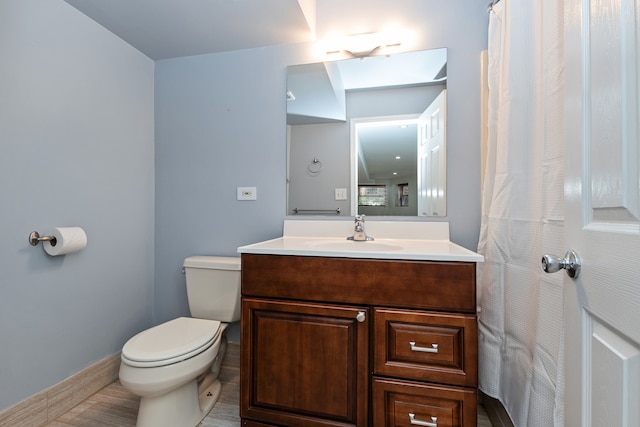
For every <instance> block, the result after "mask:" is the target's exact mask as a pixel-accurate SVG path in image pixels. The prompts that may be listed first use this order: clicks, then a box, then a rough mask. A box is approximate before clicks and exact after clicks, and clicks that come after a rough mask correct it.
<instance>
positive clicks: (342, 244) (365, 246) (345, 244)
mask: <svg viewBox="0 0 640 427" xmlns="http://www.w3.org/2000/svg"><path fill="white" fill-rule="evenodd" d="M308 248H309V249H315V250H319V251H340V252H386V251H401V250H402V249H403V248H402V246H399V245H392V244H389V243H381V242H376V241H373V242H372V241H366V242H356V241H353V240H346V239H345V240H327V241H312V242H310V243H309V246H308Z"/></svg>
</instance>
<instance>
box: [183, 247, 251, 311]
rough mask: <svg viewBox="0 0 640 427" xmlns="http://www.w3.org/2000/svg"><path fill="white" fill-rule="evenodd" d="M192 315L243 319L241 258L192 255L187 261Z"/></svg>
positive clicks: (185, 263) (187, 278) (185, 268)
mask: <svg viewBox="0 0 640 427" xmlns="http://www.w3.org/2000/svg"><path fill="white" fill-rule="evenodd" d="M184 271H185V275H186V280H187V298H188V299H189V310H190V311H191V316H192V317H196V318H199V319H211V320H219V321H221V322H225V323H228V322H235V321H237V320H240V258H235V257H218V256H193V257H189V258H186V259H185V260H184Z"/></svg>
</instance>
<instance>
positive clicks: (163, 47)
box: [65, 0, 423, 60]
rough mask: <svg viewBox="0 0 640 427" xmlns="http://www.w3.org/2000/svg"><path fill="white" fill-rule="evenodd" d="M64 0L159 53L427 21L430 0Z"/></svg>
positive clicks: (415, 27)
mask: <svg viewBox="0 0 640 427" xmlns="http://www.w3.org/2000/svg"><path fill="white" fill-rule="evenodd" d="M65 1H66V2H67V3H68V4H69V5H71V6H73V7H74V8H76V9H77V10H79V11H80V12H82V13H83V14H85V15H86V16H88V17H89V18H91V19H93V20H94V21H96V22H97V23H99V24H101V25H102V26H104V27H105V28H107V29H108V30H109V31H111V32H112V33H114V34H116V35H117V36H119V37H120V38H122V39H123V40H125V41H126V42H127V43H129V44H130V45H132V46H134V47H135V48H137V49H138V50H140V51H141V52H143V53H144V54H145V55H147V56H149V57H150V58H152V59H155V60H160V59H167V58H176V57H182V56H191V55H201V54H206V53H218V52H226V51H233V50H240V49H253V48H260V47H266V46H276V45H283V44H293V43H304V42H312V41H318V40H324V39H326V38H332V37H335V36H348V35H355V34H365V33H375V32H379V31H383V30H388V29H390V28H389V26H392V27H393V28H396V29H398V28H401V29H403V30H406V31H409V32H412V33H415V32H417V31H421V29H422V28H421V27H420V20H417V19H415V17H416V8H419V6H418V5H420V4H421V3H422V1H423V0H65ZM410 44H411V43H409V44H408V45H406V47H407V48H409V50H411V48H410ZM404 46H405V43H404V42H403V47H404ZM403 50H407V49H406V48H403Z"/></svg>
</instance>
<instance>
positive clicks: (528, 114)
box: [478, 0, 565, 427]
mask: <svg viewBox="0 0 640 427" xmlns="http://www.w3.org/2000/svg"><path fill="white" fill-rule="evenodd" d="M562 12H563V8H562V1H559V0H536V1H533V0H530V1H522V0H517V1H511V0H501V1H500V2H498V3H497V4H496V5H494V7H493V10H492V12H491V16H490V24H489V55H488V56H489V62H488V64H489V65H488V66H489V69H488V79H489V114H488V117H489V126H488V127H489V132H488V143H487V163H486V166H485V170H486V172H485V176H484V188H483V196H482V225H481V232H480V242H479V245H478V251H479V252H480V253H481V254H482V255H484V257H485V262H484V263H483V264H480V265H479V267H478V278H479V289H478V304H479V310H480V313H479V328H480V334H479V346H480V370H479V382H480V389H481V390H482V391H483V392H484V393H486V394H488V395H489V396H492V397H494V398H497V399H498V400H500V401H501V402H502V403H503V405H504V406H505V408H506V409H507V411H508V413H509V415H510V417H511V419H512V421H513V422H514V424H515V425H516V426H517V427H524V426H527V427H534V426H541V427H549V426H558V427H560V426H563V401H564V398H563V390H564V385H563V372H562V364H563V357H564V356H563V348H562V341H563V339H562V326H563V317H562V275H561V274H555V275H550V274H545V273H543V272H542V271H541V268H540V258H541V256H542V255H543V254H544V253H546V252H549V253H554V254H556V255H564V249H565V248H563V247H562V244H563V217H564V212H563V209H564V208H563V197H564V196H563V185H564V177H563V169H564V152H563V101H564V99H563V90H562V89H563V41H562V37H563V33H562V31H563V26H562V19H563V17H562Z"/></svg>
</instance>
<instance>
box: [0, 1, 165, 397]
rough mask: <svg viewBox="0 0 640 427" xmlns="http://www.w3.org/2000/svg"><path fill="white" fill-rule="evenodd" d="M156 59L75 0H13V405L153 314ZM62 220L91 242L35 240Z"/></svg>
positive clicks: (8, 344)
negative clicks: (58, 252) (72, 0)
mask: <svg viewBox="0 0 640 427" xmlns="http://www.w3.org/2000/svg"><path fill="white" fill-rule="evenodd" d="M153 69H154V63H153V61H151V60H150V59H149V58H147V57H146V56H143V55H142V54H141V53H140V52H138V51H137V50H135V49H133V48H132V47H131V46H129V45H127V44H125V43H124V42H123V41H122V40H121V39H119V38H117V37H115V36H114V35H113V34H111V33H109V32H107V31H106V30H105V29H104V28H102V27H100V26H98V25H97V24H96V23H95V22H93V21H91V20H90V19H88V18H86V17H85V16H84V15H81V14H80V13H79V12H77V11H76V10H75V9H73V8H72V7H71V6H69V5H68V4H66V3H64V2H62V1H61V0H28V1H25V0H0V149H1V151H0V200H1V202H0V203H1V206H2V208H1V211H0V212H1V214H0V218H1V219H2V220H1V221H0V236H1V239H0V241H1V243H2V244H1V245H0V275H1V276H0V277H1V278H0V410H2V409H5V408H7V407H9V406H12V405H14V404H15V403H18V402H19V401H21V400H23V399H25V398H27V397H29V396H31V395H33V394H35V393H38V392H40V391H42V390H44V389H45V388H47V387H49V386H51V385H53V384H55V383H58V382H60V381H61V380H63V379H65V378H67V377H68V376H70V375H72V374H74V373H76V372H78V371H80V370H81V369H84V368H86V367H87V366H89V365H91V364H92V363H95V362H96V361H98V360H100V359H102V358H104V357H106V356H108V355H111V354H114V353H117V352H118V351H120V349H121V348H122V345H123V343H124V342H125V341H126V339H128V338H129V337H130V336H131V335H132V334H133V333H134V332H137V331H138V330H140V329H143V328H146V327H148V326H150V325H151V324H152V322H153V319H152V314H153V311H152V309H153V246H154V240H153V232H154V228H153V208H154V206H153V199H154V171H153V167H154V164H153V156H154V148H153V136H154V135H153ZM55 226H81V227H83V228H84V229H85V231H86V233H87V236H88V246H87V248H86V249H85V250H83V251H81V252H77V253H74V254H69V255H66V256H59V257H55V258H54V257H49V256H48V255H46V254H45V252H44V250H43V249H42V246H41V245H39V246H37V247H32V246H30V245H29V244H28V242H27V236H28V235H29V233H30V232H31V231H33V230H38V231H41V232H42V231H44V230H46V229H47V228H49V227H55Z"/></svg>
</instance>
